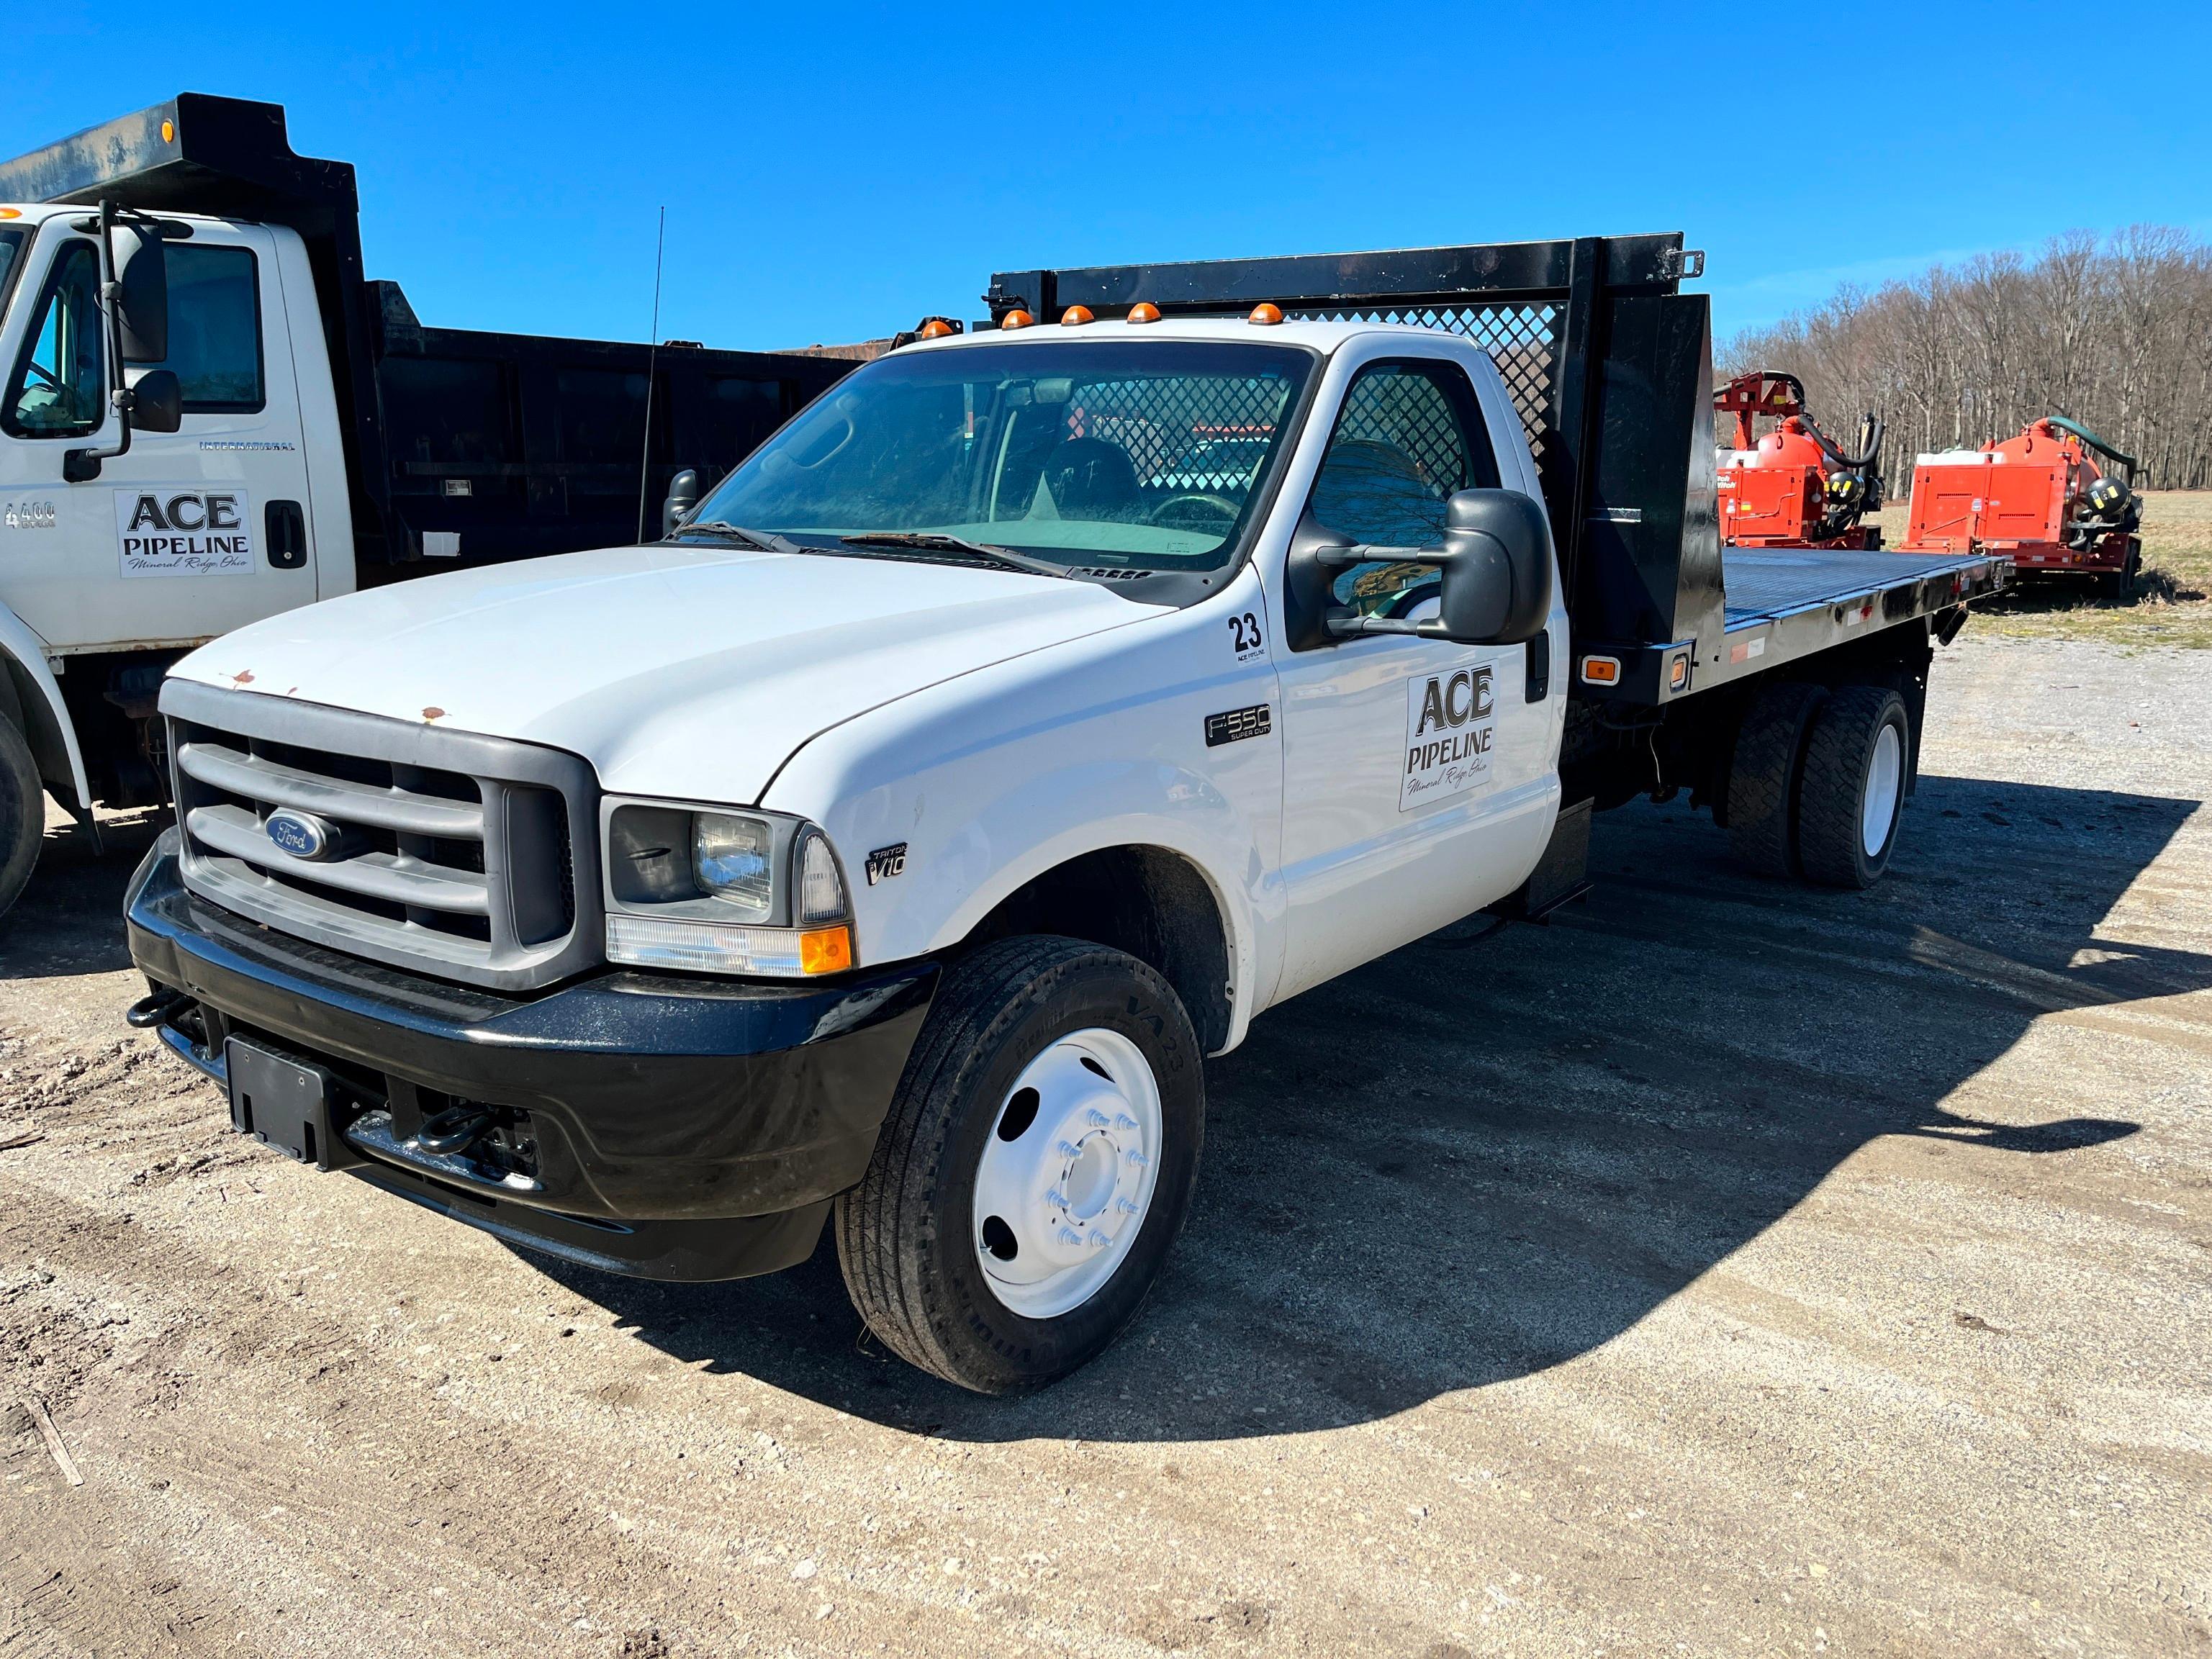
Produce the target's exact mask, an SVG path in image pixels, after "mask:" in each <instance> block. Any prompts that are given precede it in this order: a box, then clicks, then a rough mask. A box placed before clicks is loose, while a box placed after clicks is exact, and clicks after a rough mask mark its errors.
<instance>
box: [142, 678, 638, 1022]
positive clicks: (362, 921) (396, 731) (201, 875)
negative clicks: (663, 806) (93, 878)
mask: <svg viewBox="0 0 2212 1659" xmlns="http://www.w3.org/2000/svg"><path fill="white" fill-rule="evenodd" d="M161 708H162V711H163V713H164V714H165V715H166V716H167V721H168V727H169V752H170V755H171V757H172V764H173V769H174V773H175V780H176V799H177V816H178V821H179V823H180V824H181V825H182V827H183V830H184V836H183V840H184V851H183V862H184V878H185V884H186V885H187V886H188V887H190V888H191V889H192V890H194V891H195V892H197V893H199V894H200V895H201V896H204V897H205V898H208V899H210V900H211V901H213V902H216V903H218V904H222V905H224V906H226V907H228V908H231V909H234V910H237V911H240V912H241V913H243V914H245V915H248V916H251V917H252V918H253V919H254V920H255V921H261V922H264V923H265V924H267V925H268V926H270V927H275V928H276V929H278V930H279V931H281V932H285V933H293V934H296V935H298V936H300V937H301V938H306V939H314V940H315V941H317V942H318V943H320V944H324V945H330V946H331V947H332V948H335V949H338V950H344V951H354V952H356V953H358V954H360V955H362V956H366V957H372V958H374V959H375V960H377V961H380V962H386V963H392V964H393V965H395V966H398V967H404V968H410V969H418V970H420V971H422V972H426V973H430V974H435V975H441V976H443V977H447V978H453V979H459V980H464V981H468V982H470V983H471V984H477V985H483V986H486V987H491V988H495V989H499V990H520V989H529V988H532V987H536V986H540V985H545V984H550V983H551V982H552V981H555V980H556V979H559V978H562V977H563V976H565V975H568V974H570V973H574V972H575V971H576V970H577V969H580V968H582V967H586V966H588V965H590V964H591V963H594V962H596V961H598V960H599V955H600V943H601V942H600V939H599V928H598V927H596V926H580V925H579V920H578V918H579V906H578V904H577V892H578V890H579V884H580V881H581V882H582V884H583V885H582V890H583V891H584V892H585V893H586V894H587V895H588V894H592V893H596V892H597V890H598V857H597V847H596V839H595V836H594V835H593V832H592V824H593V823H594V822H595V821H596V817H597V812H598V804H597V793H596V785H595V783H594V781H593V779H592V773H591V769H590V768H589V767H588V766H586V764H585V763H583V762H582V761H580V760H579V759H577V758H576V757H574V756H572V755H568V754H564V753H562V752H561V751H560V750H552V749H545V748H542V747H539V746H538V745H536V744H520V743H513V742H509V741H507V740H505V739H502V738H486V737H482V736H478V735H477V734H475V733H473V732H454V731H449V730H444V729H441V728H439V727H436V726H431V725H429V724H427V723H425V724H421V725H415V724H410V723H408V722H405V721H400V720H384V719H380V718H378V717H376V716H374V715H368V714H353V713H350V712H349V711H346V710H343V709H334V708H322V707H319V706H317V705H314V704H307V703H297V702H289V701H287V700H286V699H283V698H281V697H270V696H262V695H260V694H258V693H255V692H250V691H220V690H215V689H214V688H212V687H209V686H202V685H197V684H191V683H190V682H184V681H172V682H170V684H169V685H168V686H167V688H166V689H165V690H164V691H163V693H162V698H161ZM280 816H281V817H283V819H284V820H286V821H285V822H283V823H277V824H276V825H275V826H273V828H274V830H275V832H276V833H274V834H272V825H271V822H270V820H271V819H272V818H273V817H280ZM303 823H304V825H305V826H306V828H305V829H304V830H303V829H302V828H301V826H302V824H303ZM280 837H281V839H280ZM303 839H305V840H306V841H308V842H319V845H311V846H310V847H309V848H308V849H307V850H306V851H304V852H303V851H301V850H299V843H300V842H301V841H302V840H303ZM587 908H590V909H591V910H592V912H593V913H594V915H596V910H597V907H596V906H592V907H587Z"/></svg>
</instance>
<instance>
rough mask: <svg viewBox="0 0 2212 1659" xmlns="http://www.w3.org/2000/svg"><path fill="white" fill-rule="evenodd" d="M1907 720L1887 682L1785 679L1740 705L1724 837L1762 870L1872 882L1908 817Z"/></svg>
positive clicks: (1843, 883)
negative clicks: (1830, 685)
mask: <svg viewBox="0 0 2212 1659" xmlns="http://www.w3.org/2000/svg"><path fill="white" fill-rule="evenodd" d="M1911 744H1912V727H1911V720H1910V718H1909V717H1908V716H1907V714H1906V713H1905V700H1904V699H1903V698H1902V697H1900V696H1898V695H1897V693H1896V692H1895V691H1893V690H1891V689H1890V688H1889V687H1887V686H1883V685H1845V686H1839V687H1838V688H1836V689H1835V690H1828V689H1826V687H1822V686H1818V685H1809V684H1802V683H1799V682H1794V681H1783V682H1778V683H1777V684H1771V685H1769V686H1766V687H1765V688H1764V689H1762V690H1760V691H1759V695H1758V696H1756V697H1755V698H1754V699H1753V702H1752V704H1751V707H1750V708H1748V709H1747V710H1746V711H1745V714H1744V719H1743V724H1742V726H1741V728H1739V730H1738V732H1737V737H1736V747H1735V759H1734V761H1733V763H1731V765H1730V768H1729V793H1728V811H1729V839H1730V841H1731V842H1732V843H1733V844H1734V846H1735V852H1736V854H1737V856H1738V857H1740V858H1741V859H1742V860H1743V861H1744V862H1745V863H1746V864H1748V865H1749V866H1751V867H1752V868H1753V869H1754V870H1757V871H1759V872H1760V873H1762V874H1764V875H1771V876H1790V875H1801V876H1802V877H1803V878H1805V879H1806V880H1808V881H1810V882H1814V883H1817V884H1820V885H1821V886H1825V887H1858V888H1864V887H1871V886H1873V885H1874V884H1875V882H1877V881H1879V880H1881V876H1882V872H1884V871H1885V870H1887V868H1888V867H1889V860H1890V854H1891V853H1892V852H1893V850H1894V849H1895V848H1896V845H1897V832H1898V829H1899V823H1901V821H1902V819H1903V817H1904V810H1905V783H1906V781H1907V779H1908V777H1909V775H1910V773H1911V752H1912V748H1911Z"/></svg>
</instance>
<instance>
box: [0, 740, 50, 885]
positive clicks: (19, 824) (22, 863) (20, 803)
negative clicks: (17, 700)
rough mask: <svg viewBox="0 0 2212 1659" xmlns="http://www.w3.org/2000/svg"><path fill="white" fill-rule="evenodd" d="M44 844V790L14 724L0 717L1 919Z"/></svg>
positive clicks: (36, 861)
mask: <svg viewBox="0 0 2212 1659" xmlns="http://www.w3.org/2000/svg"><path fill="white" fill-rule="evenodd" d="M45 845H46V786H45V785H44V784H42V783H41V782H40V781H39V763H38V762H37V761H35V760H33V758H32V757H31V745H30V744H27V743H26V742H25V741H24V740H23V734H22V732H20V731H18V730H17V729H16V727H15V721H13V720H9V718H8V717H7V716H6V715H4V714H0V915H6V914H7V911H8V907H9V905H11V904H13V903H15V897H16V895H18V894H19V893H21V891H22V890H23V887H24V884H26V883H27V882H28V881H29V880H30V879H31V871H32V870H33V867H34V866H36V865H37V864H38V862H39V849H40V848H42V847H43V846H45Z"/></svg>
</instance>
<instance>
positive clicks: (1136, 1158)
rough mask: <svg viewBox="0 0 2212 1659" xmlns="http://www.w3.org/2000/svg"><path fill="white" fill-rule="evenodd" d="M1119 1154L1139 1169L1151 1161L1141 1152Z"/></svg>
mask: <svg viewBox="0 0 2212 1659" xmlns="http://www.w3.org/2000/svg"><path fill="white" fill-rule="evenodd" d="M1121 1156H1122V1157H1123V1158H1127V1159H1128V1160H1129V1162H1130V1163H1132V1164H1135V1165H1136V1166H1137V1167H1138V1168H1139V1169H1140V1170H1141V1169H1144V1168H1145V1167H1146V1165H1148V1164H1151V1163H1152V1159H1150V1158H1146V1156H1145V1155H1144V1154H1143V1153H1142V1152H1124V1153H1122V1154H1121Z"/></svg>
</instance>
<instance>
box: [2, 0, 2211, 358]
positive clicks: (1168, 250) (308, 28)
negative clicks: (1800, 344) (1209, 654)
mask: <svg viewBox="0 0 2212 1659" xmlns="http://www.w3.org/2000/svg"><path fill="white" fill-rule="evenodd" d="M237 20H253V21H237ZM256 23H258V27H257V26H256ZM8 35H9V46H10V48H11V57H12V58H13V61H14V62H15V64H17V65H18V69H17V72H16V73H15V74H14V75H13V76H10V77H9V82H10V84H9V90H8V93H7V95H6V97H5V99H4V100H0V155H14V154H16V153H17V152H19V151H21V150H23V149H29V148H31V147H33V145H36V144H39V143H44V142H46V141H47V140H49V139H51V138H53V137H59V136H60V135H62V134H64V133H65V132H69V131H75V130H76V129H78V128H81V127H83V126H87V125H92V124H94V122H97V121H100V120H103V119H106V118H108V117H110V116H112V115H116V114H120V113H122V112H125V111H126V110H131V109H135V108H138V107H142V106H145V105H147V104H150V103H153V102H155V101H157V100H160V99H161V98H163V97H166V96H168V95H170V94H173V93H175V92H177V91H179V90H185V89H189V90H194V91H204V92H218V93H228V94H234V95H237V96H242V97H251V98H261V99H267V100H274V101H276V102H280V103H283V104H284V105H285V106H287V107H288V109H289V112H290V115H291V131H292V137H293V142H294V144H295V148H297V149H301V150H302V151H304V152H307V153H309V154H313V155H331V156H337V157H342V158H343V159H345V160H348V161H352V162H354V163H355V164H356V166H357V167H358V168H359V169H360V179H361V187H362V204H363V216H364V227H363V236H364V241H365V244H366V247H367V252H368V273H369V275H371V276H388V277H393V278H396V279H398V281H399V282H400V283H403V284H404V287H405V288H406V289H407V292H408V295H409V296H410V298H411V299H412V300H413V301H414V303H415V307H416V310H417V312H418V313H421V315H422V319H423V320H424V321H425V322H428V323H433V324H441V325H447V326H454V327H483V328H513V329H520V330H526V331H533V332H539V333H563V334H581V335H588V336H605V337H626V338H643V337H645V336H646V334H647V331H648V327H649V323H650V319H651V310H652V301H653V225H654V216H655V210H656V209H657V208H658V207H659V205H660V204H664V203H665V204H667V207H668V210H669V216H668V217H669V227H668V269H667V277H666V287H665V296H664V299H663V303H662V310H661V333H662V334H663V336H664V337H681V338H690V339H699V340H703V341H705V342H707V343H709V344H712V345H720V346H742V347H774V346H780V345H793V344H805V343H810V342H814V341H831V340H845V339H855V338H861V337H867V336H870V335H876V334H882V333H885V332H888V331H890V330H892V329H894V328H897V327H902V326H909V325H911V324H912V323H913V321H914V320H915V319H916V318H917V317H918V316H920V315H921V314H922V313H924V312H927V311H937V310H944V311H951V312H953V313H956V314H960V315H964V316H974V315H977V314H980V311H981V307H980V305H979V303H978V299H977V296H978V295H980V294H981V291H982V289H983V288H984V286H985V284H986V283H987V279H988V276H989V275H990V273H991V272H992V271H993V270H999V269H1012V268H1018V267H1023V266H1036V265H1039V264H1103V263H1110V262H1116V261H1121V260H1126V259H1161V258H1170V259H1171V258H1216V257H1226V256H1233V255H1238V254H1261V253H1279V252H1318V251H1327V250H1337V249H1351V248H1367V247H1387V246H1404V245H1408V244H1417V243H1431V242H1463V241H1492V240H1509V239H1517V238H1522V237H1536V236H1565V235H1574V234H1592V233H1597V234H1604V233H1618V232H1624V231H1641V230H1672V229H1678V228H1679V229H1681V230H1683V231H1685V232H1686V233H1687V234H1688V237H1689V240H1690V243H1691V245H1692V246H1702V247H1704V248H1705V250H1706V251H1707V252H1708V255H1709V258H1710V263H1709V264H1708V267H1707V279H1706V282H1705V287H1706V288H1707V289H1709V290H1710V291H1711V293H1712V295H1713V296H1714V305H1715V316H1716V325H1717V328H1718V330H1719V331H1722V332H1723V333H1725V332H1728V331H1733V330H1734V329H1736V328H1739V327H1741V326H1744V325H1753V324H1758V323H1763V322H1766V321H1770V320H1772V319H1775V318H1778V317H1779V316H1781V315H1782V314H1784V313H1787V312H1789V311H1790V310H1793V309H1796V308H1799V307H1804V306H1808V305H1810V304H1814V303H1816V302H1817V301H1820V299H1821V298H1823V297H1824V296H1825V295H1826V294H1827V293H1828V292H1829V291H1830V290H1831V289H1832V288H1833V286H1834V284H1835V283H1836V282H1837V281H1838V280H1839V279H1841V278H1846V277H1848V278H1850V279H1851V280H1854V281H1858V282H1863V283H1869V284H1872V283H1879V282H1880V281H1881V280H1883V279H1885V278H1887V277H1889V276H1904V275H1910V274H1911V273H1912V272H1914V271H1916V270H1919V269H1921V268H1923V267H1924V266H1925V265H1926V264H1928V263H1929V262H1930V261H1931V260H1936V259H1939V258H1958V257H1960V256H1963V255H1966V254H1969V253H1972V252H1978V251H1982V250H1987V249H1996V248H2002V247H2021V248H2033V246H2036V245H2038V244H2039V243H2040V242H2041V241H2042V240H2043V239H2044V238H2045V237H2047V236H2049V235H2051V234H2053V233H2055V232H2057V231H2060V230H2063V229H2067V228H2075V227H2088V228H2095V229H2099V230H2109V229H2112V228H2117V227H2119V226H2122V225H2125V224H2128V223H2130V222H2141V221H2152V222H2162V223H2168V224H2179V225H2184V226H2187V227H2189V228H2192V229H2195V230H2197V231H2198V232H2199V233H2200V234H2203V233H2208V232H2212V114H2208V106H2212V85H2208V83H2207V82H2206V81H2205V78H2204V77H2205V73H2206V70H2205V66H2206V64H2208V62H2212V7H2206V6H2203V5H2202V4H2197V5H2189V6H2184V5H2179V4H2176V5H2172V6H2170V7H2158V6H2145V5H2138V4H2131V3H2125V0H2121V3H2114V4H2112V5H2108V6H2105V7H2102V8H2097V9H2084V8H2082V7H2081V6H2079V5H2078V4H2077V5H2064V6H2062V5H2057V4H2045V3H2042V0H2018V3H2011V0H2008V3H2004V4H1999V3H1997V0H1975V3H1963V4H1949V3H1942V0H1930V3H1921V4H1917V5H1910V6H1906V5H1893V4H1889V3H1886V0H1883V3H1873V4H1869V5H1866V6H1863V7H1861V8H1858V9H1833V8H1821V7H1813V6H1807V7H1795V8H1789V9H1766V15H1765V16H1764V17H1762V16H1761V15H1760V9H1757V8H1753V7H1749V6H1745V5H1741V4H1738V5H1735V6H1731V7H1728V8H1720V7H1711V8H1706V7H1695V8H1692V7H1678V6H1667V5H1663V4H1641V5H1638V4H1630V3H1618V0H1593V3H1589V4H1587V5H1584V6H1581V7H1577V8H1565V7H1558V8H1553V7H1538V6H1527V5H1488V6H1462V7H1457V8H1438V7H1423V6H1419V5H1411V4H1407V5H1400V6H1396V7H1390V8H1362V7H1355V6H1345V5H1341V4H1340V5H1336V6H1333V7H1328V8H1316V7H1309V6H1303V5H1296V4H1279V5H1272V6H1270V5H1261V6H1248V7H1239V8H1236V9H1233V11H1232V10H1231V9H1227V8H1221V7H1211V6H1192V5H1188V4H1185V5H1180V6H1178V5H1175V4H1164V5H1142V4H1137V5H1130V4H1121V5H1115V6H1111V7H1099V8H1095V9H1066V8H1053V9H1041V8H1030V7H1018V6H1016V7H1007V6H1003V5H1000V6H993V7H987V8H969V7H951V6H942V7H936V8H930V9H921V8H892V9H876V8H816V9H800V8H787V9H775V10H758V9H750V8H746V7H744V6H716V7H685V6H681V5H665V6H656V7H643V6H639V7H634V8H621V7H611V6H605V5H598V6H591V7H568V6H562V5H558V4H543V5H534V6H510V5H504V4H479V5H455V4H450V3H449V4H447V5H444V6H439V7H429V6H416V5H410V4H385V5H379V6H377V7H376V8H374V10H373V11H371V10H370V9H366V8H354V7H347V6H326V7H323V8H320V9H317V8H311V7H309V8H302V7H286V8H283V9H281V10H280V11H270V10H267V9H247V10H245V11H241V12H239V13H236V14H230V13H220V14H217V13H211V12H210V9H207V8H185V7H176V6H164V7H153V6H142V5H136V4H130V3H121V0H117V3H108V4H101V5H87V4H77V3H66V0H36V3H30V0H25V3H21V4H19V5H18V6H16V7H14V8H11V15H10V16H9V24H8Z"/></svg>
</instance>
